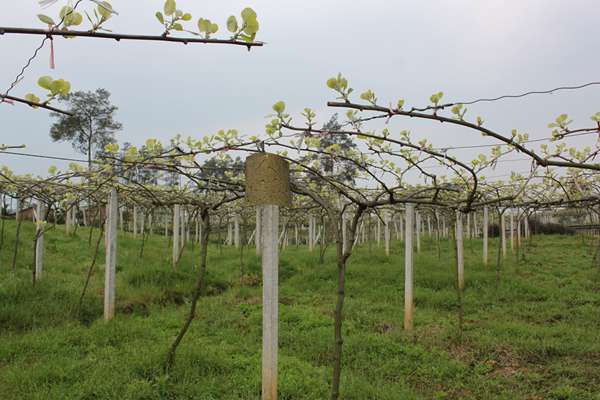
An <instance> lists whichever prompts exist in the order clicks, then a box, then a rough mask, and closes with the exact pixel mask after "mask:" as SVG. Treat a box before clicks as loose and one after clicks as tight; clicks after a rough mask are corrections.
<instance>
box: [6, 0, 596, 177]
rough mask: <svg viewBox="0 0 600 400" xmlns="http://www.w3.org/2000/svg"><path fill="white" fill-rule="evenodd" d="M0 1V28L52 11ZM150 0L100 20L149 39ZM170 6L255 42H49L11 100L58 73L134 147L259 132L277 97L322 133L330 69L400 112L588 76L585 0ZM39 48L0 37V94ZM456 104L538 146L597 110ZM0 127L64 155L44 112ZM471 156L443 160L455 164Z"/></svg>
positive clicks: (414, 127)
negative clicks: (96, 97) (91, 98)
mask: <svg viewBox="0 0 600 400" xmlns="http://www.w3.org/2000/svg"><path fill="white" fill-rule="evenodd" d="M2 3H3V4H2V6H3V8H2V14H1V15H2V16H1V17H0V25H1V26H17V27H36V28H42V27H43V24H41V23H40V22H39V21H38V19H37V18H36V14H39V13H41V12H43V13H44V14H47V15H51V16H56V15H57V14H58V10H59V6H58V5H55V6H52V7H49V8H47V9H44V10H41V8H40V7H39V5H38V2H37V1H36V0H19V1H7V0H4V1H3V2H2ZM62 3H64V2H63V1H60V2H59V3H58V4H62ZM88 3H89V2H88ZM162 3H163V1H161V0H144V1H130V0H113V1H112V4H113V6H114V8H115V9H116V10H117V11H118V12H119V14H120V15H119V16H118V17H116V18H114V19H113V20H111V21H110V22H109V23H108V24H107V27H108V28H110V29H111V30H113V31H114V32H118V33H141V34H160V33H161V32H162V31H161V26H160V25H159V24H158V22H157V21H156V19H155V17H154V13H155V12H156V11H157V10H159V9H162ZM90 4H91V3H90ZM177 5H178V8H180V9H182V10H184V11H186V12H190V13H192V15H193V17H194V21H196V20H197V19H198V18H199V17H205V18H210V19H211V20H213V21H214V22H217V23H218V24H219V25H220V33H218V34H217V35H216V36H217V37H227V32H225V26H224V24H225V20H226V19H227V17H228V16H229V15H231V14H235V15H239V12H240V11H241V10H242V9H243V8H244V7H246V6H250V7H252V8H253V9H254V10H255V11H256V12H257V14H258V19H259V21H260V24H261V27H260V31H259V33H258V37H257V39H258V40H261V41H265V42H266V46H264V47H262V48H255V49H253V50H252V51H251V52H248V51H246V50H245V49H244V48H242V47H234V46H205V45H188V46H184V45H181V44H170V43H151V42H127V41H122V42H120V43H117V42H114V41H110V40H98V39H85V38H78V39H72V40H65V39H62V38H57V40H55V52H56V70H50V69H49V48H45V49H44V50H42V53H41V55H40V57H38V58H36V60H35V61H34V62H33V65H32V67H31V68H30V69H29V70H28V71H27V73H26V75H25V79H24V80H23V81H22V82H21V83H20V84H19V86H18V87H17V88H16V89H15V90H14V91H13V92H12V93H11V94H13V95H15V96H20V97H24V95H25V94H26V93H28V92H34V93H37V94H38V95H41V94H42V91H41V89H39V88H37V85H36V81H37V79H38V78H39V77H40V76H42V75H51V76H52V77H54V78H64V79H67V80H69V81H71V84H72V86H73V89H74V90H94V89H96V88H100V87H101V88H106V89H108V90H109V91H110V92H111V93H112V101H113V103H114V104H115V105H117V106H118V107H119V112H118V115H117V119H118V120H119V121H120V122H122V123H123V125H124V130H123V131H122V132H121V133H120V134H119V136H118V138H119V142H121V143H122V142H125V141H127V142H131V143H133V144H137V145H141V144H143V143H144V142H145V140H146V139H148V138H157V139H159V140H162V141H163V142H168V140H169V139H170V138H172V137H173V136H175V135H177V134H181V135H182V136H184V137H187V136H192V137H195V138H200V137H202V136H203V135H205V134H213V133H215V132H216V131H217V130H219V129H231V128H233V129H238V130H239V131H240V132H241V133H243V134H247V135H260V134H262V133H263V132H264V125H265V123H266V122H268V121H267V119H265V116H267V115H268V114H270V113H271V106H272V104H273V103H274V102H276V101H277V100H284V101H285V102H286V104H287V110H288V111H289V112H290V113H291V114H292V115H293V116H294V117H296V120H297V122H298V124H300V123H301V119H300V118H299V113H300V112H301V111H302V109H303V108H304V107H311V108H313V109H314V110H315V111H316V112H317V117H318V121H319V124H322V123H323V122H326V121H327V120H328V119H329V116H330V115H331V114H333V113H335V112H336V110H335V109H328V108H327V107H326V102H327V101H328V100H334V99H335V94H334V93H333V92H332V91H331V90H329V89H328V88H327V87H326V85H325V81H326V80H327V78H329V77H331V76H333V75H335V74H337V73H338V72H341V73H342V74H343V75H344V76H345V77H346V78H348V80H349V82H350V86H351V87H353V88H354V89H355V91H356V92H358V93H360V92H362V91H363V90H365V89H372V90H373V91H375V93H376V95H377V97H378V99H379V102H380V103H381V104H385V105H387V104H389V103H390V102H391V103H392V104H396V102H397V100H398V99H404V100H405V101H406V105H407V106H408V107H410V106H413V105H414V106H423V105H426V104H428V102H429V100H428V99H429V96H430V95H431V94H432V93H435V92H437V91H443V92H444V100H445V101H467V100H471V99H475V98H480V97H495V96H498V95H503V94H514V93H521V92H524V91H529V90H543V89H550V88H553V87H556V86H562V85H576V84H581V83H586V82H589V81H598V80H600V67H599V60H600V56H599V55H598V49H599V48H600V24H598V21H597V19H598V12H599V11H600V4H599V3H598V1H596V0H570V1H562V0H527V1H522V0H510V1H506V0H503V1H496V0H486V1H481V0H455V1H423V2H414V1H389V0H385V1H383V0H382V1H377V0H370V1H352V2H350V1H333V0H319V1H316V0H310V1H303V2H299V1H298V2H297V1H271V0H245V1H236V0H233V1H226V2H225V1H209V0H204V1H193V0H178V2H177ZM86 7H88V9H89V7H90V6H89V5H86ZM194 25H195V24H194ZM40 40H41V39H40V37H37V36H24V35H22V36H20V35H5V36H0V91H4V90H6V88H7V87H8V86H9V84H10V83H11V82H12V80H13V79H14V77H15V76H16V74H17V73H18V72H19V70H20V68H21V67H22V66H23V65H24V63H25V61H26V60H27V58H28V57H29V56H30V55H31V54H32V53H33V50H34V49H35V47H36V46H37V45H38V44H39V42H40ZM358 93H357V96H356V97H358ZM468 108H469V110H468V112H467V115H466V118H467V119H475V118H476V116H477V115H481V116H482V117H483V118H484V120H485V125H486V126H488V127H491V128H493V129H495V130H497V131H499V132H510V130H511V129H513V128H516V129H518V130H519V131H520V132H526V133H529V135H530V137H531V138H543V137H548V136H549V131H550V130H549V129H548V128H547V124H548V123H549V122H551V121H552V120H554V118H555V117H556V116H557V115H559V114H561V113H568V114H569V116H570V117H571V118H572V119H573V120H574V121H575V122H574V126H576V127H590V126H592V122H591V120H590V116H591V115H592V114H594V113H595V112H597V111H600V86H596V87H591V88H587V89H582V90H577V91H572V92H560V93H555V94H552V95H537V96H530V97H527V98H525V99H516V100H505V101H502V102H495V103H488V104H480V105H474V106H469V107H468ZM0 122H1V124H0V143H6V144H11V145H16V144H25V145H26V146H27V149H26V150H25V151H26V152H30V153H41V154H48V155H55V156H63V157H64V156H67V157H72V156H76V157H79V156H78V155H77V154H76V153H75V152H74V151H73V150H72V148H71V146H70V144H66V143H52V141H51V139H50V137H49V128H50V126H51V123H52V119H51V118H50V116H49V113H48V112H47V111H45V110H32V109H29V108H28V107H26V106H23V105H15V106H10V105H7V104H1V105H0ZM390 128H391V130H392V133H393V134H394V133H395V134H397V133H398V132H399V131H400V130H402V129H409V130H411V132H412V136H413V137H414V138H422V137H426V138H427V139H428V140H429V141H430V142H432V143H433V144H434V146H436V147H445V146H469V145H478V144H490V143H494V142H492V141H491V140H490V139H488V138H484V137H481V136H479V135H478V134H474V133H473V132H470V131H468V130H464V129H457V128H454V127H448V126H441V124H439V123H434V122H428V121H413V120H406V119H399V118H398V119H397V120H394V121H393V122H392V123H391V124H390ZM594 142H595V138H594V135H588V136H585V137H580V138H577V139H572V141H571V143H576V144H578V145H579V146H584V145H592V144H593V143H594ZM487 150H489V149H483V151H487ZM480 152H482V149H465V150H455V151H453V153H452V154H454V155H456V156H457V157H458V158H460V159H463V160H464V159H466V160H470V159H472V158H473V157H475V156H477V154H478V153H480ZM508 158H509V159H512V160H517V161H509V162H505V163H502V164H499V165H498V167H497V169H496V171H494V173H492V174H491V175H489V176H494V175H495V176H498V177H499V178H501V177H503V176H505V175H506V174H509V173H510V171H513V170H514V171H517V172H524V171H527V170H528V165H529V163H528V162H527V161H519V160H522V159H523V156H519V155H516V154H515V155H511V156H509V157H508ZM0 164H5V165H8V166H9V167H10V168H12V169H13V170H14V171H15V172H17V173H34V174H42V175H45V174H46V171H47V169H48V167H49V166H50V165H56V166H59V167H61V168H64V167H65V166H66V165H67V164H68V163H66V162H60V161H47V160H40V159H31V158H24V157H16V156H9V155H0ZM440 172H441V171H440Z"/></svg>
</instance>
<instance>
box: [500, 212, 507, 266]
mask: <svg viewBox="0 0 600 400" xmlns="http://www.w3.org/2000/svg"><path fill="white" fill-rule="evenodd" d="M500 231H501V233H502V234H501V236H500V237H501V240H502V257H505V258H506V221H505V218H504V213H502V216H501V217H500Z"/></svg>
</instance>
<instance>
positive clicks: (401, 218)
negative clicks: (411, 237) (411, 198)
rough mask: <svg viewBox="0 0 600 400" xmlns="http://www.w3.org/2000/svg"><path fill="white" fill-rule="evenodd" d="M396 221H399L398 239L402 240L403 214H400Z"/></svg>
mask: <svg viewBox="0 0 600 400" xmlns="http://www.w3.org/2000/svg"><path fill="white" fill-rule="evenodd" d="M398 222H399V223H400V240H401V241H404V216H403V215H402V214H400V216H399V218H398Z"/></svg>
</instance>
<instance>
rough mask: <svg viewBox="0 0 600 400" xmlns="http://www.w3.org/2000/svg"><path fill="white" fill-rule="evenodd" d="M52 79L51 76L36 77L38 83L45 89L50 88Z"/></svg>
mask: <svg viewBox="0 0 600 400" xmlns="http://www.w3.org/2000/svg"><path fill="white" fill-rule="evenodd" d="M53 81H54V80H53V79H52V77H51V76H42V77H41V78H40V79H38V85H39V86H40V87H42V88H44V89H46V90H50V88H51V87H52V82H53Z"/></svg>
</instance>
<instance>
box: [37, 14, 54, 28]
mask: <svg viewBox="0 0 600 400" xmlns="http://www.w3.org/2000/svg"><path fill="white" fill-rule="evenodd" d="M38 18H39V19H40V21H42V22H43V23H45V24H47V25H50V26H53V25H55V24H54V20H53V19H52V18H50V17H49V16H47V15H44V14H38Z"/></svg>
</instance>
